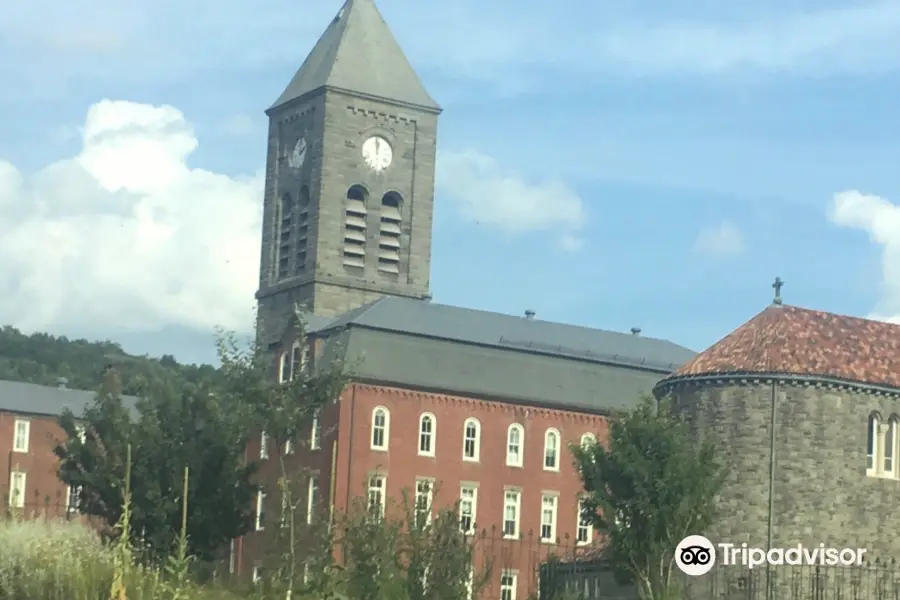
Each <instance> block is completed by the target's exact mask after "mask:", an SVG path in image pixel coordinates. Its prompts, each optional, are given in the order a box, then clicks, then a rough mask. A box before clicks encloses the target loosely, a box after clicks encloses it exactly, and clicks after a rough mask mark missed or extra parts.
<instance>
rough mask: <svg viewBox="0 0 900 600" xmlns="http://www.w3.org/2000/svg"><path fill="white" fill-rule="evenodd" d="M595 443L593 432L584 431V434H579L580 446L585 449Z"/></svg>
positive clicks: (595, 438)
mask: <svg viewBox="0 0 900 600" xmlns="http://www.w3.org/2000/svg"><path fill="white" fill-rule="evenodd" d="M596 443H597V436H595V435H594V434H593V433H585V434H584V435H582V436H581V448H582V449H585V450H586V449H588V448H590V447H591V446H593V445H594V444H596Z"/></svg>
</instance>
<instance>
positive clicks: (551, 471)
mask: <svg viewBox="0 0 900 600" xmlns="http://www.w3.org/2000/svg"><path fill="white" fill-rule="evenodd" d="M544 470H545V471H547V472H548V473H559V467H557V468H555V469H554V468H551V467H544Z"/></svg>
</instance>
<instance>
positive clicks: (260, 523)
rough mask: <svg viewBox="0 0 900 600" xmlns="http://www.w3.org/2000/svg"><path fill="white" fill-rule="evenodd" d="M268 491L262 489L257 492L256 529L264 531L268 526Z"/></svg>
mask: <svg viewBox="0 0 900 600" xmlns="http://www.w3.org/2000/svg"><path fill="white" fill-rule="evenodd" d="M265 510H266V493H265V492H263V491H262V490H260V491H258V492H256V521H255V523H254V529H255V530H256V531H262V530H263V529H265V527H266V522H265V521H266V513H265Z"/></svg>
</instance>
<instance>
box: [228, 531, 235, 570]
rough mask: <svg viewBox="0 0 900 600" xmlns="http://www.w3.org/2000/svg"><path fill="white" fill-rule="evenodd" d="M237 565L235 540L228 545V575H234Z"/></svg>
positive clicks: (232, 539)
mask: <svg viewBox="0 0 900 600" xmlns="http://www.w3.org/2000/svg"><path fill="white" fill-rule="evenodd" d="M236 563H237V551H236V548H235V543H234V538H231V541H230V542H229V543H228V574H229V575H234V567H235V565H236Z"/></svg>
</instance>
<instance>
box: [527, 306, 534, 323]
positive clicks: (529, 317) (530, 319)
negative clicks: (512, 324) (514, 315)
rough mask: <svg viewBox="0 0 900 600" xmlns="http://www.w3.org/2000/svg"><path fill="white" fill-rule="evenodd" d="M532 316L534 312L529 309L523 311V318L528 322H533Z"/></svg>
mask: <svg viewBox="0 0 900 600" xmlns="http://www.w3.org/2000/svg"><path fill="white" fill-rule="evenodd" d="M534 315H535V312H534V311H533V310H531V309H528V310H526V311H525V318H526V319H528V320H529V321H532V320H534Z"/></svg>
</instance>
